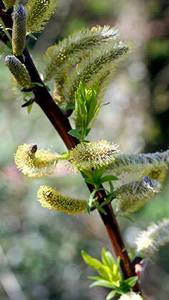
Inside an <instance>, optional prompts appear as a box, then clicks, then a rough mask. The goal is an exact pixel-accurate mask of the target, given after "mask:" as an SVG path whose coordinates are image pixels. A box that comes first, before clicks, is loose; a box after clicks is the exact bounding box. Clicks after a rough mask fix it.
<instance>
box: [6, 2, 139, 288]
mask: <svg viewBox="0 0 169 300" xmlns="http://www.w3.org/2000/svg"><path fill="white" fill-rule="evenodd" d="M2 8H3V5H2V1H1V0H0V17H1V18H2V20H3V22H4V24H5V25H6V26H7V27H9V28H12V18H11V14H10V12H8V13H5V12H4V11H3V10H2ZM0 38H1V37H0ZM7 41H8V39H7V37H5V38H3V42H6V43H7ZM20 59H21V60H22V62H23V58H20ZM24 64H25V66H26V68H27V70H28V72H29V74H30V77H31V80H32V82H33V83H38V84H39V85H35V87H34V88H33V94H34V97H35V102H36V103H37V104H38V105H39V106H40V107H41V109H42V110H43V112H44V113H45V115H46V116H47V117H48V119H49V120H50V122H51V123H52V125H53V126H54V128H55V129H56V131H57V132H58V133H59V135H60V136H61V138H62V140H63V141H64V143H65V145H66V147H67V148H68V149H71V148H73V147H75V146H76V145H77V144H78V140H76V139H75V138H74V137H72V136H70V135H69V133H68V132H69V131H70V130H71V126H70V123H69V120H68V118H67V117H65V116H64V114H63V113H62V111H61V110H60V108H59V107H58V106H57V105H56V103H55V102H54V101H53V98H52V97H51V95H50V94H49V92H48V90H47V88H46V86H45V85H44V83H43V82H42V80H41V78H40V76H39V73H38V71H37V69H36V67H35V65H34V63H33V61H32V58H31V56H30V54H29V52H28V51H27V49H25V51H24ZM88 188H89V190H90V191H91V192H92V191H93V190H94V187H93V186H91V185H88ZM97 197H98V201H99V203H100V204H101V203H103V201H104V199H105V197H106V193H105V191H104V190H101V191H100V192H97ZM104 209H105V211H106V215H105V214H103V213H101V212H99V214H100V217H101V219H102V221H103V223H104V225H105V227H106V230H107V233H108V236H109V238H110V241H111V244H112V246H113V250H114V252H115V254H116V256H117V257H120V258H121V268H122V272H123V274H124V278H128V277H131V276H134V275H135V273H134V270H133V267H132V263H131V261H130V259H129V257H128V253H127V251H126V249H125V246H124V243H123V240H122V237H121V234H120V230H119V226H118V223H117V221H116V218H115V216H114V213H113V210H112V207H111V205H106V206H105V207H104ZM135 290H137V291H138V290H139V288H138V286H136V287H135Z"/></svg>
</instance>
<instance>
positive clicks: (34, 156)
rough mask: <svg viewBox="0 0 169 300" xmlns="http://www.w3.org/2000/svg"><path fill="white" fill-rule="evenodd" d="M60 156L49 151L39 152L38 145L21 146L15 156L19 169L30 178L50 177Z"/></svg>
mask: <svg viewBox="0 0 169 300" xmlns="http://www.w3.org/2000/svg"><path fill="white" fill-rule="evenodd" d="M58 160H59V156H58V154H56V153H51V152H49V151H47V150H39V149H37V146H36V145H33V146H32V145H29V144H23V145H20V146H19V147H18V149H17V151H16V154H15V163H16V166H17V168H18V169H19V170H20V171H22V173H23V174H24V175H26V176H28V177H42V176H48V175H50V174H51V173H52V172H53V170H54V168H55V165H56V163H57V162H58Z"/></svg>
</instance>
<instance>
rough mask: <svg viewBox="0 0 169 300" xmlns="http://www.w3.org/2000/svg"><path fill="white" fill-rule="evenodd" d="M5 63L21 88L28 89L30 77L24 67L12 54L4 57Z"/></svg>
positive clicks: (30, 84) (30, 85)
mask: <svg viewBox="0 0 169 300" xmlns="http://www.w3.org/2000/svg"><path fill="white" fill-rule="evenodd" d="M5 64H6V65H7V66H8V68H9V70H10V71H11V73H12V75H13V76H14V78H15V80H16V81H17V83H18V84H19V86H20V87H21V88H24V89H29V88H31V87H32V83H31V78H30V76H29V73H28V71H27V69H26V67H25V66H24V65H23V64H22V63H21V62H20V60H19V59H18V58H17V57H15V56H14V55H8V56H6V57H5Z"/></svg>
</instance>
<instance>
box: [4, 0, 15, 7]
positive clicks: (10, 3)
mask: <svg viewBox="0 0 169 300" xmlns="http://www.w3.org/2000/svg"><path fill="white" fill-rule="evenodd" d="M15 2H16V0H3V3H4V5H5V7H6V8H7V9H8V8H10V7H12V6H13V5H15Z"/></svg>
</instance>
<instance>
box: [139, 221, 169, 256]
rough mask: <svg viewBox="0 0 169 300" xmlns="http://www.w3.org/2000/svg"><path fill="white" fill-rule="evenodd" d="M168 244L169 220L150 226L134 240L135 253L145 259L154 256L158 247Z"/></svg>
mask: <svg viewBox="0 0 169 300" xmlns="http://www.w3.org/2000/svg"><path fill="white" fill-rule="evenodd" d="M168 243H169V219H164V220H162V221H160V222H158V223H155V224H152V225H150V226H149V227H148V228H147V229H146V230H144V231H141V233H139V235H138V237H137V239H136V249H137V252H139V253H142V254H143V255H144V256H145V257H149V258H152V257H153V256H155V254H156V253H157V251H158V250H159V248H160V247H162V246H164V245H166V244H168Z"/></svg>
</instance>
